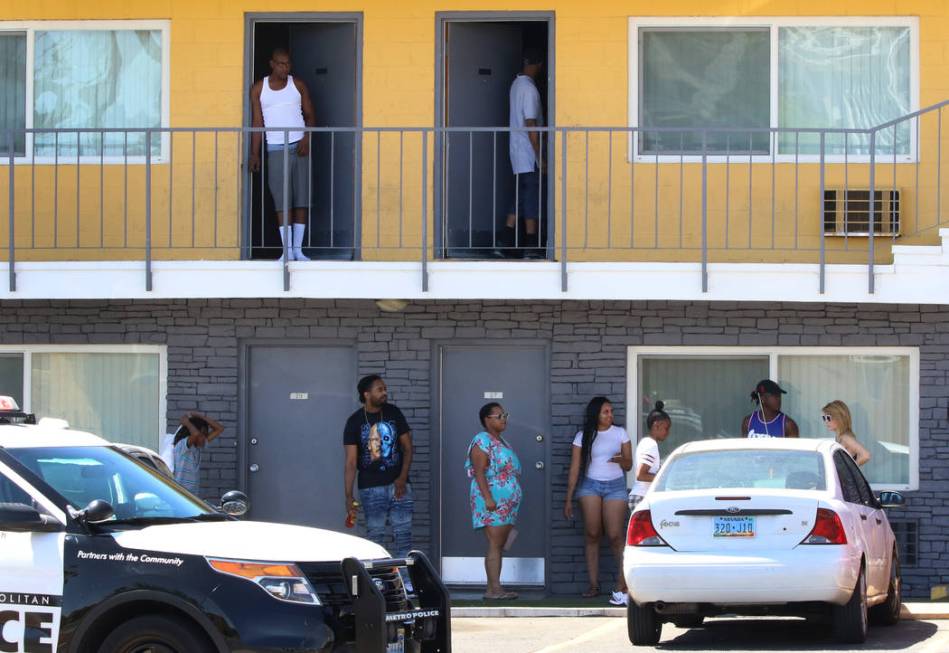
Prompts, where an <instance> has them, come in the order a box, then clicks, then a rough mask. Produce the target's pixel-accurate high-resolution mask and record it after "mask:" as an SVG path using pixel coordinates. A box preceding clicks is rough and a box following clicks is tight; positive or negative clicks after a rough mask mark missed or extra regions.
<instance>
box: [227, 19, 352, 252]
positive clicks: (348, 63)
mask: <svg viewBox="0 0 949 653" xmlns="http://www.w3.org/2000/svg"><path fill="white" fill-rule="evenodd" d="M250 29H251V36H250V53H251V54H250V64H249V65H250V68H251V69H250V71H249V75H250V79H251V80H252V82H255V81H257V80H259V79H261V78H263V77H264V76H266V75H268V74H269V73H270V67H269V61H270V56H271V53H272V52H273V50H274V48H277V47H283V48H287V49H288V50H289V51H290V57H291V66H292V68H291V72H290V74H291V75H293V76H295V77H298V78H299V79H302V80H303V82H304V83H305V84H306V86H307V89H308V90H309V93H310V98H311V99H312V101H313V107H314V110H315V112H316V126H317V127H356V126H359V125H360V124H361V119H360V114H361V107H360V97H361V96H360V93H359V83H360V57H359V51H360V41H361V32H360V24H359V21H358V19H356V18H352V19H349V18H346V19H340V20H329V19H327V20H313V21H309V20H297V21H287V20H278V19H274V20H271V19H261V18H258V19H253V20H252V22H251V28H250ZM247 115H248V117H247V119H246V123H247V124H250V116H249V112H248V114H247ZM360 142H361V139H360V137H359V135H358V134H357V133H355V132H353V131H349V132H318V133H314V134H313V135H312V140H311V147H310V156H309V159H308V164H307V165H308V168H309V173H310V174H309V177H310V180H311V188H310V198H311V199H310V211H309V213H308V216H307V230H306V235H305V240H304V253H305V254H306V255H307V256H309V257H310V258H313V259H354V258H357V257H358V250H359V224H358V217H359V192H360V174H361V167H360V161H359V155H360V153H359V146H360ZM263 158H264V159H266V157H263ZM264 165H266V161H265V162H264ZM251 177H252V181H251V184H250V185H251V188H250V193H249V198H248V203H249V206H248V207H247V208H248V210H247V211H246V215H247V216H248V225H249V231H250V233H249V240H250V243H251V257H252V258H261V259H276V258H277V257H279V256H280V254H281V253H282V250H281V244H280V236H279V234H278V232H277V219H276V212H275V209H274V205H273V200H272V198H271V195H270V191H269V190H267V189H266V183H264V180H266V170H264V171H263V172H262V174H256V175H252V176H251Z"/></svg>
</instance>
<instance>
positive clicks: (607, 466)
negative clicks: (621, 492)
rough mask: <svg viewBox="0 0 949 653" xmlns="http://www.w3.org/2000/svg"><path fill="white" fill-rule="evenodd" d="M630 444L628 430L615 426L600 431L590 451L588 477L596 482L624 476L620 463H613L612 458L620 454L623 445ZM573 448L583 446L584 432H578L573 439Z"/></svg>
mask: <svg viewBox="0 0 949 653" xmlns="http://www.w3.org/2000/svg"><path fill="white" fill-rule="evenodd" d="M625 442H629V435H627V434H626V429H624V428H623V427H622V426H616V425H615V424H614V425H613V426H611V427H610V428H608V429H606V430H605V431H598V432H597V434H596V439H595V440H593V447H592V448H591V449H590V465H589V466H588V467H587V476H589V477H590V478H592V479H593V480H594V481H612V480H613V479H616V478H619V477H620V476H622V475H623V468H622V467H620V466H619V463H611V462H610V458H612V457H613V456H615V455H616V454H618V453H619V452H620V450H621V449H622V447H623V443H625ZM573 446H575V447H582V446H583V431H578V432H577V436H576V437H575V438H574V439H573Z"/></svg>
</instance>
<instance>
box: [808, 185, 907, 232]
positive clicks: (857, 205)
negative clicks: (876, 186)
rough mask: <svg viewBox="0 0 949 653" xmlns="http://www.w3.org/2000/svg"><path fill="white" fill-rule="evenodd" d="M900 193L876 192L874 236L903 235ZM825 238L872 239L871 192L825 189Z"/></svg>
mask: <svg viewBox="0 0 949 653" xmlns="http://www.w3.org/2000/svg"><path fill="white" fill-rule="evenodd" d="M901 208H902V205H901V203H900V189H898V188H886V189H882V190H874V191H873V235H874V236H899V235H900V213H901ZM824 235H825V236H869V235H870V189H868V188H848V189H847V190H846V192H845V191H844V189H843V188H825V189H824Z"/></svg>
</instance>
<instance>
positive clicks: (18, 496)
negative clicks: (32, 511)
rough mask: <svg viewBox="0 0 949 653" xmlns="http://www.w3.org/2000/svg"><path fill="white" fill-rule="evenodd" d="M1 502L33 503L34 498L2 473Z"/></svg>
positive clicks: (0, 485) (0, 475) (0, 483)
mask: <svg viewBox="0 0 949 653" xmlns="http://www.w3.org/2000/svg"><path fill="white" fill-rule="evenodd" d="M0 503H25V504H26V505H28V506H32V505H33V499H32V497H30V495H29V494H27V493H26V490H24V489H23V488H21V487H20V486H19V485H16V484H15V483H14V482H13V481H12V480H10V479H9V478H7V477H6V475H4V474H0Z"/></svg>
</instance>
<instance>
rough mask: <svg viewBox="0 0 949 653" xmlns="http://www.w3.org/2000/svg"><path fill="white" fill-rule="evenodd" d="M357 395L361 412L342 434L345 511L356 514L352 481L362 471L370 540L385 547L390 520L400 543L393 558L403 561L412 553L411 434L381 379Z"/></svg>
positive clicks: (365, 383)
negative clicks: (344, 455)
mask: <svg viewBox="0 0 949 653" xmlns="http://www.w3.org/2000/svg"><path fill="white" fill-rule="evenodd" d="M356 392H357V394H358V395H359V401H360V403H362V407H361V408H360V409H359V410H357V411H356V412H355V413H353V414H352V415H350V417H349V419H348V420H346V428H345V429H344V430H343V447H344V449H345V450H346V468H345V474H344V484H345V488H344V489H345V491H346V511H347V513H348V514H352V513H353V512H354V510H355V508H354V505H353V480H355V479H356V478H357V470H358V481H359V482H358V487H359V501H360V503H362V508H363V511H364V512H365V515H366V535H367V536H368V537H369V539H370V540H372V541H373V542H376V543H377V544H379V545H382V544H383V540H384V538H385V532H386V520H387V519H388V521H389V523H390V524H391V525H392V538H393V540H395V545H394V548H395V550H394V551H392V554H393V555H394V556H395V557H397V558H402V557H404V556H406V555H407V554H408V552H409V550H410V549H411V548H412V508H413V500H412V487H411V486H410V485H409V467H410V466H411V465H412V431H411V429H410V428H409V425H408V422H406V421H405V416H403V415H402V411H401V410H399V409H398V408H397V407H396V406H395V405H394V404H390V403H387V401H388V398H389V397H388V392H387V390H386V384H385V381H383V380H382V377H380V376H379V375H377V374H370V375H369V376H366V377H363V378H362V379H360V381H359V383H358V385H357V386H356Z"/></svg>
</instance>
